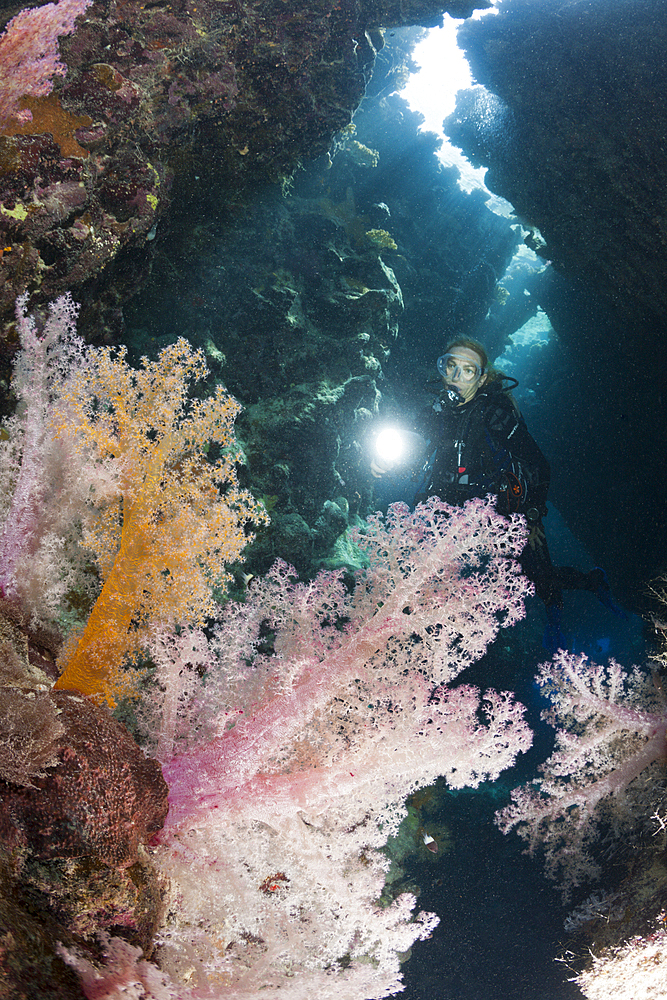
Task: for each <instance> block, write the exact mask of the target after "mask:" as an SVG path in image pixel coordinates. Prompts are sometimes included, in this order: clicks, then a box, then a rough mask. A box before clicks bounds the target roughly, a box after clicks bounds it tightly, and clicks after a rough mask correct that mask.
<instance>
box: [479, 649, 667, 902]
mask: <svg viewBox="0 0 667 1000" xmlns="http://www.w3.org/2000/svg"><path fill="white" fill-rule="evenodd" d="M537 682H538V684H539V685H540V686H541V687H542V688H543V690H544V691H545V693H546V694H547V695H548V697H549V698H550V699H551V701H552V702H553V708H552V709H551V710H549V711H548V712H545V713H544V718H546V719H547V720H548V721H549V722H551V724H552V725H554V726H555V725H560V726H561V727H562V728H560V729H559V731H558V734H557V743H556V751H555V752H554V754H553V755H552V756H551V757H550V758H549V760H548V761H547V762H546V763H545V764H544V765H542V770H543V771H544V775H545V776H544V778H540V779H538V780H537V781H535V782H533V783H532V785H528V786H525V787H522V788H518V789H515V790H514V791H513V793H512V800H513V801H512V804H511V805H509V806H507V808H506V809H503V810H502V811H501V812H500V813H498V815H497V822H498V825H499V826H500V828H501V830H502V831H503V832H504V833H507V832H508V831H509V830H511V829H512V828H513V827H517V832H518V833H519V835H520V836H521V837H523V838H524V839H525V840H526V841H527V842H528V851H529V853H531V854H532V853H533V852H534V851H535V850H536V849H537V848H538V846H540V845H544V847H545V851H546V862H547V865H546V868H547V874H548V875H550V876H551V877H556V875H557V874H558V872H559V870H560V871H561V873H562V883H561V886H562V889H563V893H564V896H565V898H568V896H569V892H570V889H571V887H573V886H577V885H579V884H580V883H581V882H582V881H583V880H585V879H588V878H592V877H594V876H596V875H597V874H598V866H597V864H596V863H595V861H594V860H593V858H592V857H591V856H590V854H589V852H588V848H589V846H590V844H591V842H592V841H593V840H594V839H595V837H596V834H597V828H598V823H600V822H605V823H607V824H608V825H609V827H610V833H611V835H612V836H614V837H615V838H619V837H620V836H621V834H622V833H623V831H625V830H626V829H628V827H629V826H630V824H633V823H634V824H636V823H637V819H638V816H639V815H640V814H641V813H642V812H646V811H647V810H648V812H649V813H650V812H651V811H652V810H653V809H654V808H655V806H654V804H653V802H652V800H651V780H652V778H654V775H653V774H652V771H651V765H653V764H655V763H656V762H657V761H663V760H664V758H665V756H666V754H667V743H666V735H667V712H666V711H665V700H664V696H663V693H662V690H661V689H660V686H659V684H657V683H654V680H653V678H651V677H650V676H647V675H646V674H645V673H642V672H641V671H640V670H639V669H638V668H635V669H634V670H633V671H632V672H631V673H627V672H626V671H624V670H623V669H622V668H621V667H620V666H619V665H618V663H616V662H615V661H614V660H611V661H610V663H609V665H608V667H606V668H605V667H602V666H598V665H596V664H594V663H590V662H589V661H588V658H587V657H586V656H584V655H581V656H572V655H569V654H568V653H565V652H564V651H563V650H561V651H560V652H559V653H558V654H557V655H556V656H555V658H554V662H553V663H546V664H544V665H543V666H542V667H541V669H540V673H539V674H538V676H537Z"/></svg>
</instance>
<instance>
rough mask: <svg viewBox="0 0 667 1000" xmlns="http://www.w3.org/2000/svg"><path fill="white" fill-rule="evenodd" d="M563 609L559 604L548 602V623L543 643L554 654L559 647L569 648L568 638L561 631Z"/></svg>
mask: <svg viewBox="0 0 667 1000" xmlns="http://www.w3.org/2000/svg"><path fill="white" fill-rule="evenodd" d="M562 615H563V609H562V608H561V607H560V605H558V604H547V624H546V628H545V629H544V635H543V636H542V645H543V646H544V648H545V649H546V650H548V651H549V653H550V654H551V655H552V656H554V654H555V653H557V652H558V650H559V649H567V639H566V638H565V636H564V635H563V633H562V632H561V627H560V624H561V618H562Z"/></svg>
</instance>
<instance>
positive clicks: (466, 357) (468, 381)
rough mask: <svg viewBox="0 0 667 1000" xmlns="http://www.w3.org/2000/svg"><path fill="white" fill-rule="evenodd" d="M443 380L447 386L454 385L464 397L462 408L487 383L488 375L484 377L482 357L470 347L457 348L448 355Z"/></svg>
mask: <svg viewBox="0 0 667 1000" xmlns="http://www.w3.org/2000/svg"><path fill="white" fill-rule="evenodd" d="M443 378H444V382H445V385H453V386H454V388H455V389H456V390H457V392H458V393H459V395H460V396H462V397H463V398H462V401H461V403H460V404H459V405H460V406H463V404H464V403H469V402H470V400H471V399H472V398H473V396H474V395H475V393H476V392H477V390H478V389H479V388H480V387H481V386H483V385H484V383H485V382H486V375H482V359H481V357H480V356H479V354H478V353H477V351H473V350H472V349H471V348H469V347H455V348H454V350H453V351H452V352H451V354H448V355H447V360H446V363H445V374H444V376H443Z"/></svg>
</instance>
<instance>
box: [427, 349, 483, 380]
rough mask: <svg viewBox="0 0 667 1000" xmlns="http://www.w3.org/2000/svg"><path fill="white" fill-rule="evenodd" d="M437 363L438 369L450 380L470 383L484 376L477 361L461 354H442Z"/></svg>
mask: <svg viewBox="0 0 667 1000" xmlns="http://www.w3.org/2000/svg"><path fill="white" fill-rule="evenodd" d="M436 364H437V368H438V371H439V372H440V374H441V375H442V377H443V378H444V379H446V380H447V381H448V382H464V383H467V384H470V383H471V382H476V381H477V379H480V378H481V377H482V369H481V368H480V367H479V365H478V364H477V362H476V361H473V360H472V359H471V358H466V357H463V355H461V354H442V355H441V356H440V357H439V358H438V360H437V362H436Z"/></svg>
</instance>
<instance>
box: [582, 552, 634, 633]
mask: <svg viewBox="0 0 667 1000" xmlns="http://www.w3.org/2000/svg"><path fill="white" fill-rule="evenodd" d="M588 579H589V581H590V589H591V590H592V591H593V593H594V594H595V596H596V597H597V599H598V601H599V602H600V604H604V606H605V608H608V609H609V611H611V613H612V614H614V615H616V617H617V618H622V619H623V620H624V621H627V619H628V616H627V613H626V612H625V611H624V610H623V608H621V607H620V606H619V605H618V604H616V602H615V601H614V598H613V597H612V596H611V587H610V586H609V580H608V579H607V574H606V573H605V571H604V570H603V569H601V567H600V566H596V567H595V569H592V570H591V571H590V573H589V574H588Z"/></svg>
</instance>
